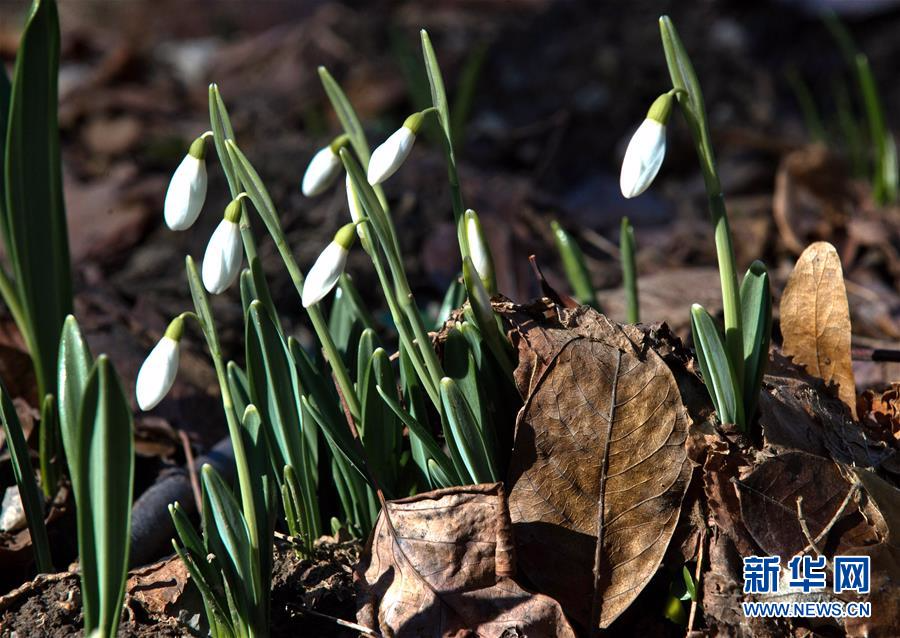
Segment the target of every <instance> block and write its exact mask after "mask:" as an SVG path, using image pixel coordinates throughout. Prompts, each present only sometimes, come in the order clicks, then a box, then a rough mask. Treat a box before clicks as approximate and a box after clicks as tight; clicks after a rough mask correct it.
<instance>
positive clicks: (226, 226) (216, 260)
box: [202, 193, 247, 295]
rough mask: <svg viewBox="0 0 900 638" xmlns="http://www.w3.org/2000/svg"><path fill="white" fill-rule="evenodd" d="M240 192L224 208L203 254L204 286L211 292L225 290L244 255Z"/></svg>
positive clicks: (214, 293)
mask: <svg viewBox="0 0 900 638" xmlns="http://www.w3.org/2000/svg"><path fill="white" fill-rule="evenodd" d="M244 197H247V195H246V194H244V193H241V194H240V195H238V196H237V197H235V198H234V199H233V200H232V201H231V203H230V204H228V206H227V207H226V208H225V214H224V216H223V217H222V221H221V222H219V225H218V226H217V227H216V229H215V230H214V231H213V234H212V237H210V238H209V244H208V245H207V246H206V253H205V254H204V255H203V271H202V272H203V286H204V287H205V288H206V290H207V291H208V292H209V293H210V294H213V295H218V294H220V293H223V292H225V291H226V290H228V288H230V287H231V284H233V283H234V282H235V280H236V279H237V276H238V274H239V273H240V271H241V259H242V257H243V252H242V248H243V245H242V243H241V229H240V227H239V226H238V224H239V222H240V221H241V214H242V209H241V199H243V198H244Z"/></svg>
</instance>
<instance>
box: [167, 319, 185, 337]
mask: <svg viewBox="0 0 900 638" xmlns="http://www.w3.org/2000/svg"><path fill="white" fill-rule="evenodd" d="M183 333H184V319H183V318H182V317H181V315H179V316H177V317H175V318H174V319H172V321H171V322H170V323H169V327H168V328H166V335H165V336H167V337H168V338H169V339H171V340H172V341H175V342H176V343H177V342H179V341H181V335H182V334H183Z"/></svg>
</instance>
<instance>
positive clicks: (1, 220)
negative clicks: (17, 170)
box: [0, 64, 13, 255]
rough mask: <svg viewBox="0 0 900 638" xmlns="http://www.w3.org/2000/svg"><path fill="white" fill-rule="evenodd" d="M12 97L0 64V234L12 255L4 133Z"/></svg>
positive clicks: (7, 80) (4, 70) (9, 85)
mask: <svg viewBox="0 0 900 638" xmlns="http://www.w3.org/2000/svg"><path fill="white" fill-rule="evenodd" d="M11 99H12V84H10V82H9V76H8V75H6V67H5V66H4V65H2V64H0V144H2V148H0V235H2V236H3V245H4V246H5V247H6V254H7V255H12V254H13V253H12V250H13V249H12V246H11V245H10V243H9V240H10V237H11V235H10V233H9V220H8V219H7V216H6V194H5V193H6V168H5V166H6V152H5V149H6V134H7V127H6V125H7V123H8V122H9V102H10V100H11Z"/></svg>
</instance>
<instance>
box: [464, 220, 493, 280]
mask: <svg viewBox="0 0 900 638" xmlns="http://www.w3.org/2000/svg"><path fill="white" fill-rule="evenodd" d="M465 218H466V242H467V243H468V245H469V256H470V257H471V258H472V265H473V266H475V271H476V272H477V273H478V277H479V278H480V279H481V282H482V283H483V284H484V287H485V289H486V290H487V292H488V294H492V293H493V292H496V288H497V286H496V281H495V279H494V258H493V257H492V256H491V248H490V246H488V243H487V239H485V236H484V233H483V232H482V230H481V221H480V220H479V219H478V214H477V213H476V212H475V211H474V210H472V209H471V208H470V209H469V210H467V211H466V214H465Z"/></svg>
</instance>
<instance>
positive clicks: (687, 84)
mask: <svg viewBox="0 0 900 638" xmlns="http://www.w3.org/2000/svg"><path fill="white" fill-rule="evenodd" d="M659 30H660V35H661V36H662V43H663V50H664V51H665V54H666V64H667V65H668V68H669V76H670V77H671V79H672V86H673V87H674V88H676V89H680V90H681V91H683V92H682V93H679V94H678V95H677V99H678V102H679V103H681V104H683V105H687V107H688V108H686V109H684V115H685V118H686V119H687V121H688V125H689V126H690V127H691V130H692V133H693V135H694V137H695V139H696V140H699V139H701V138H705V139H708V138H709V131H708V130H707V118H706V105H705V104H704V102H703V91H702V90H701V89H700V81H699V80H698V79H697V73H696V71H694V65H693V64H692V63H691V58H690V56H688V53H687V50H686V49H685V48H684V44H682V42H681V38H680V37H679V36H678V31H677V30H676V29H675V25H674V24H673V23H672V20H671V19H670V18H669V16H662V17H661V18H660V19H659Z"/></svg>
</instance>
